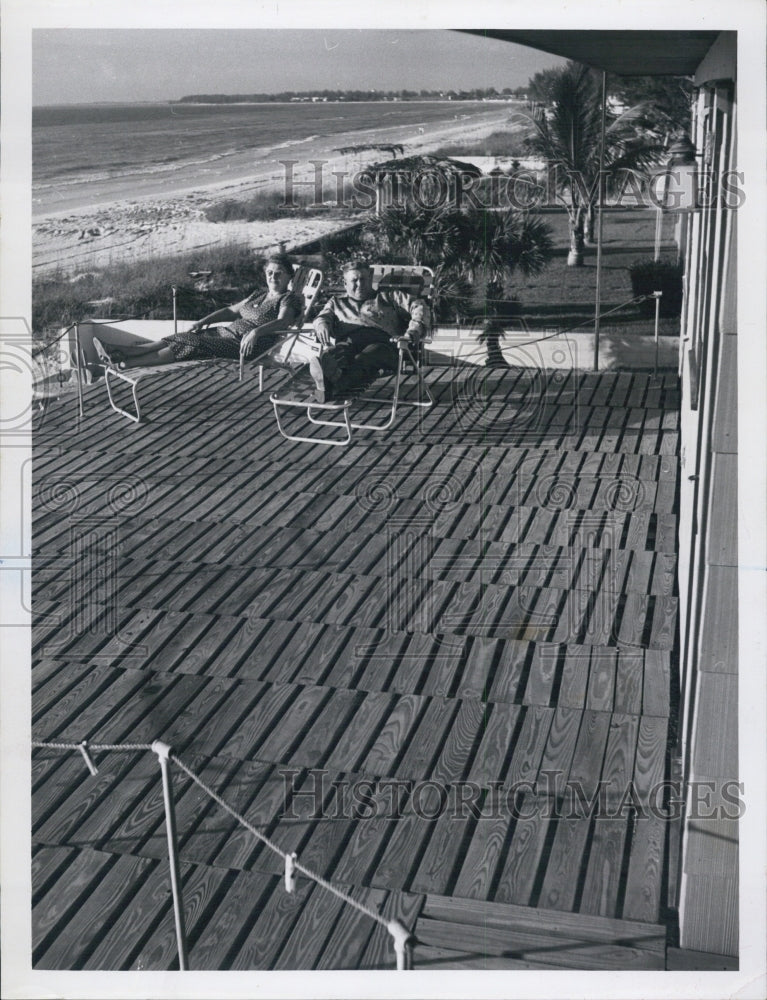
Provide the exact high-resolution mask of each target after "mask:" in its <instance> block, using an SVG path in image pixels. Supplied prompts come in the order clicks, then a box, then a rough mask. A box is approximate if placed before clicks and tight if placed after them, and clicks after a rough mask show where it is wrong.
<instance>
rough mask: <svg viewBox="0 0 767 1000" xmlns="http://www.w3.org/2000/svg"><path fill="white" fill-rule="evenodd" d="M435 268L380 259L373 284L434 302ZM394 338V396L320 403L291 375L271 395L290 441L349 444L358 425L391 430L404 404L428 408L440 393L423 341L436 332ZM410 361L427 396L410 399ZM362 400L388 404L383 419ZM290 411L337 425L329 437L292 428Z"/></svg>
mask: <svg viewBox="0 0 767 1000" xmlns="http://www.w3.org/2000/svg"><path fill="white" fill-rule="evenodd" d="M433 278H434V272H433V271H432V270H431V268H428V267H422V266H420V265H407V264H374V265H373V288H374V290H375V291H381V290H384V289H389V288H396V289H398V290H399V291H405V292H409V293H410V294H411V295H417V296H419V297H420V298H424V299H426V301H427V302H429V303H431V287H432V281H433ZM392 342H393V343H395V344H396V346H397V369H396V372H395V373H394V374H393V375H391V374H387V377H388V378H391V379H393V381H394V391H393V394H392V396H391V398H388V399H387V398H385V397H370V396H367V395H362V396H358V397H355V398H349V399H344V400H340V401H337V402H327V403H318V402H315V401H313V400H312V399H310V398H308V395H307V391H304V390H302V389H299V390H298V391H297V392H296V391H291V390H292V389H293V386H292V384H291V382H290V381H289V382H288V383H287V385H286V386H284V387H282V388H281V389H280V390H279V391H277V392H274V393H272V395H271V396H270V400H271V403H272V405H273V407H274V415H275V418H276V420H277V428H278V430H279V432H280V434H282V436H283V437H284V438H287V440H288V441H306V442H308V443H309V444H328V445H337V446H340V447H344V446H346V445H348V444H349V443H350V442H351V439H352V433H353V431H355V430H357V431H362V430H368V431H385V430H388V429H389V428H390V427H391V426H392V424H393V423H394V421H395V419H396V417H397V410H398V408H399V407H400V406H410V407H418V408H421V409H428V408H429V407H431V406H433V405H434V398H433V397H432V395H431V393H430V392H429V388H428V386H427V385H426V383H425V382H424V379H423V371H422V356H423V350H422V349H423V345H424V344H425V343H429V342H430V337H428V336H427V337H425V338H424V340H423V341H422V342H421V343H418V344H414V343H412V342H411V341H410V339H409V338H408V337H406V336H403V337H397V338H396V339H395V338H392ZM406 365H408V366H409V367H410V368H411V369H412V371H413V372H414V373H415V375H416V377H417V380H418V385H419V388H420V389H421V390H422V396H423V397H425V398H420V399H417V400H414V399H404V398H402V395H401V389H402V382H403V379H404V377H405V375H406V370H405V368H406ZM357 404H360V405H361V406H365V405H368V406H369V405H370V404H373V405H376V406H377V407H379V408H385V409H386V411H387V412H386V415H385V416H384V417H383V418H382V419H379V420H377V421H375V420H371V419H367V420H363V419H361V418H360V417H359V416H357V415H356V411H357V409H358V407H357ZM353 405H354V406H355V415H354V417H353V416H352V415H351V413H350V410H351V408H352V406H353ZM285 411H292V412H293V414H294V415H296V411H298V413H299V414H301V413H302V414H303V416H304V417H305V418H306V420H307V421H308V423H309V424H312V425H314V426H315V427H327V428H332V431H330V432H328V433H327V434H326V435H325V436H324V437H322V436H319V435H317V436H311V437H310V436H308V435H307V434H300V433H295V432H291V431H289V430H287V429H286V427H285V424H284V419H285V417H286V416H287V413H286V412H285Z"/></svg>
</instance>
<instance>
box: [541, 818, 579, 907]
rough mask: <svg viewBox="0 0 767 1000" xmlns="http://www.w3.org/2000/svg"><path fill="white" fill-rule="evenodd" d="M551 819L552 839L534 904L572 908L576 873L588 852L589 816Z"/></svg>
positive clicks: (576, 882)
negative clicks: (552, 824) (538, 894)
mask: <svg viewBox="0 0 767 1000" xmlns="http://www.w3.org/2000/svg"><path fill="white" fill-rule="evenodd" d="M554 822H555V827H554V831H555V832H554V839H553V841H552V844H551V851H550V854H549V856H548V859H547V861H546V874H545V876H544V879H543V885H542V887H541V893H540V898H539V899H538V901H537V903H536V905H537V906H539V907H544V908H545V909H553V910H572V909H573V908H574V906H575V901H576V893H577V890H578V878H577V873H578V872H580V870H581V865H582V864H583V858H584V854H586V853H587V852H588V842H589V836H590V832H591V819H590V817H588V816H584V817H579V818H575V819H571V818H569V817H568V816H567V815H563V816H561V817H560V818H559V819H556V820H555V821H554Z"/></svg>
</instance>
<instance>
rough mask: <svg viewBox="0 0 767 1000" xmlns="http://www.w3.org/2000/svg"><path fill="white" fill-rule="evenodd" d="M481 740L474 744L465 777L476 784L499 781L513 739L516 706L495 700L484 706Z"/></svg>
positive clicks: (518, 712) (504, 773) (509, 754)
mask: <svg viewBox="0 0 767 1000" xmlns="http://www.w3.org/2000/svg"><path fill="white" fill-rule="evenodd" d="M488 712H489V715H488V716H486V721H485V726H484V732H483V735H482V742H481V743H480V745H479V747H478V748H477V753H476V755H475V757H474V763H473V764H472V766H471V770H470V771H469V775H468V780H469V781H473V782H476V783H477V784H479V785H486V784H487V783H488V782H491V781H503V779H504V777H505V776H506V767H507V765H508V762H509V760H510V758H511V755H512V752H513V746H514V744H515V743H516V739H517V736H516V734H517V727H518V722H519V718H520V709H519V707H518V706H517V705H505V704H502V703H498V704H495V705H493V706H492V708H489V709H488Z"/></svg>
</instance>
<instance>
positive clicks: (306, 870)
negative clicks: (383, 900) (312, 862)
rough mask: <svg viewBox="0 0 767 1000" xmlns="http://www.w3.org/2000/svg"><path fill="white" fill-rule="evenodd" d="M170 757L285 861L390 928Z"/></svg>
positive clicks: (385, 921)
mask: <svg viewBox="0 0 767 1000" xmlns="http://www.w3.org/2000/svg"><path fill="white" fill-rule="evenodd" d="M170 759H171V760H172V761H173V763H174V764H176V765H177V766H178V767H179V768H181V770H182V771H183V772H184V773H185V774H186V775H188V777H190V778H191V779H192V781H194V782H195V784H197V785H199V786H200V788H201V789H202V790H203V791H204V792H207V794H208V795H210V797H211V798H212V799H214V801H216V802H217V803H218V804H219V805H220V806H221V808H222V809H223V810H224V811H225V812H227V813H229V815H230V816H232V817H234V819H236V820H237V822H238V823H240V824H242V826H244V827H245V829H246V830H249V831H250V833H252V834H253V836H254V837H256V838H257V839H258V840H260V841H261V842H262V843H263V844H265V845H266V846H267V847H268V848H269V849H270V850H271V851H274V853H275V854H279V855H280V857H281V858H282V859H283V861H286V862H289V863H290V865H291V867H293V868H294V869H295V870H296V871H300V872H303V874H304V875H306V876H307V878H310V879H313V880H314V881H315V882H316V883H317V884H318V885H321V886H322V887H323V889H327V890H328V892H331V893H333V895H334V896H337V897H338V898H339V899H342V900H344V902H346V903H348V904H349V905H350V906H353V907H354V909H356V910H359V912H360V913H364V914H366V916H368V917H370V919H371V920H375V921H376V923H378V924H381V925H382V926H383V927H385V928H386V929H387V930H388V929H389V921H388V920H386V919H385V918H384V917H382V916H381V914H380V913H377V912H376V911H375V910H372V909H370V907H368V906H365V905H364V903H360V902H359V901H358V900H356V899H354V898H353V897H352V896H349V895H347V894H346V893H345V892H342V890H341V889H337V888H336V887H335V886H334V885H333V884H332V883H331V882H328V881H327V879H325V878H323V877H322V875H320V874H318V873H317V872H315V871H312V870H311V868H307V867H306V865H303V864H301V862H300V861H298V860H297V859H296V858H295V857H294V856H293V855H292V854H288V853H287V852H286V851H283V850H282V848H280V847H278V846H277V844H275V843H274V841H273V840H270V839H269V837H267V836H266V834H264V833H261V831H260V830H257V829H256V827H254V826H253V824H252V823H249V822H248V820H246V819H245V817H244V816H242V815H240V813H238V812H237V811H236V810H235V809H233V808H232V807H231V806H230V805H229V804H228V803H227V802H225V801H224V800H223V799H222V798H221V796H220V795H218V794H217V793H216V792H214V791H213V789H212V788H210V787H209V786H208V785H206V784H205V782H204V781H203V780H202V778H200V777H198V775H196V774H195V773H194V771H192V769H191V768H189V767H187V766H186V764H184V762H183V761H182V760H180V759H179V758H178V757H177V756H176V755H175V754H173V753H172V754H171V755H170Z"/></svg>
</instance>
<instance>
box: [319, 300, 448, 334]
mask: <svg viewBox="0 0 767 1000" xmlns="http://www.w3.org/2000/svg"><path fill="white" fill-rule="evenodd" d="M429 321H430V316H429V307H428V305H427V303H426V302H425V301H424V300H423V299H418V298H415V296H413V295H410V294H409V293H408V292H400V291H397V290H395V289H392V290H389V291H385V292H377V293H376V294H375V295H373V296H372V298H369V299H365V301H364V302H359V301H358V300H357V299H353V298H351V297H350V296H348V295H334V296H333V297H332V298H331V299H329V300H328V301H327V302H326V303H325V305H324V306H323V308H322V309H321V310H320V313H319V315H318V316H317V318H316V319H315V320H314V329H315V331H316V332H317V333H320V332H322V331H323V330H324V331H325V332H326V333H327V334H328V336H330V337H332V338H333V339H334V340H340V339H342V338H343V336H344V334H347V333H351V332H352V331H353V330H354V329H355V328H358V327H360V326H364V327H371V328H374V329H378V330H383V331H384V333H387V334H388V335H389V336H390V337H401V336H402V335H403V334H404V333H413V334H414V335H415V336H417V337H421V336H423V334H424V333H426V331H427V330H428V329H429Z"/></svg>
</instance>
